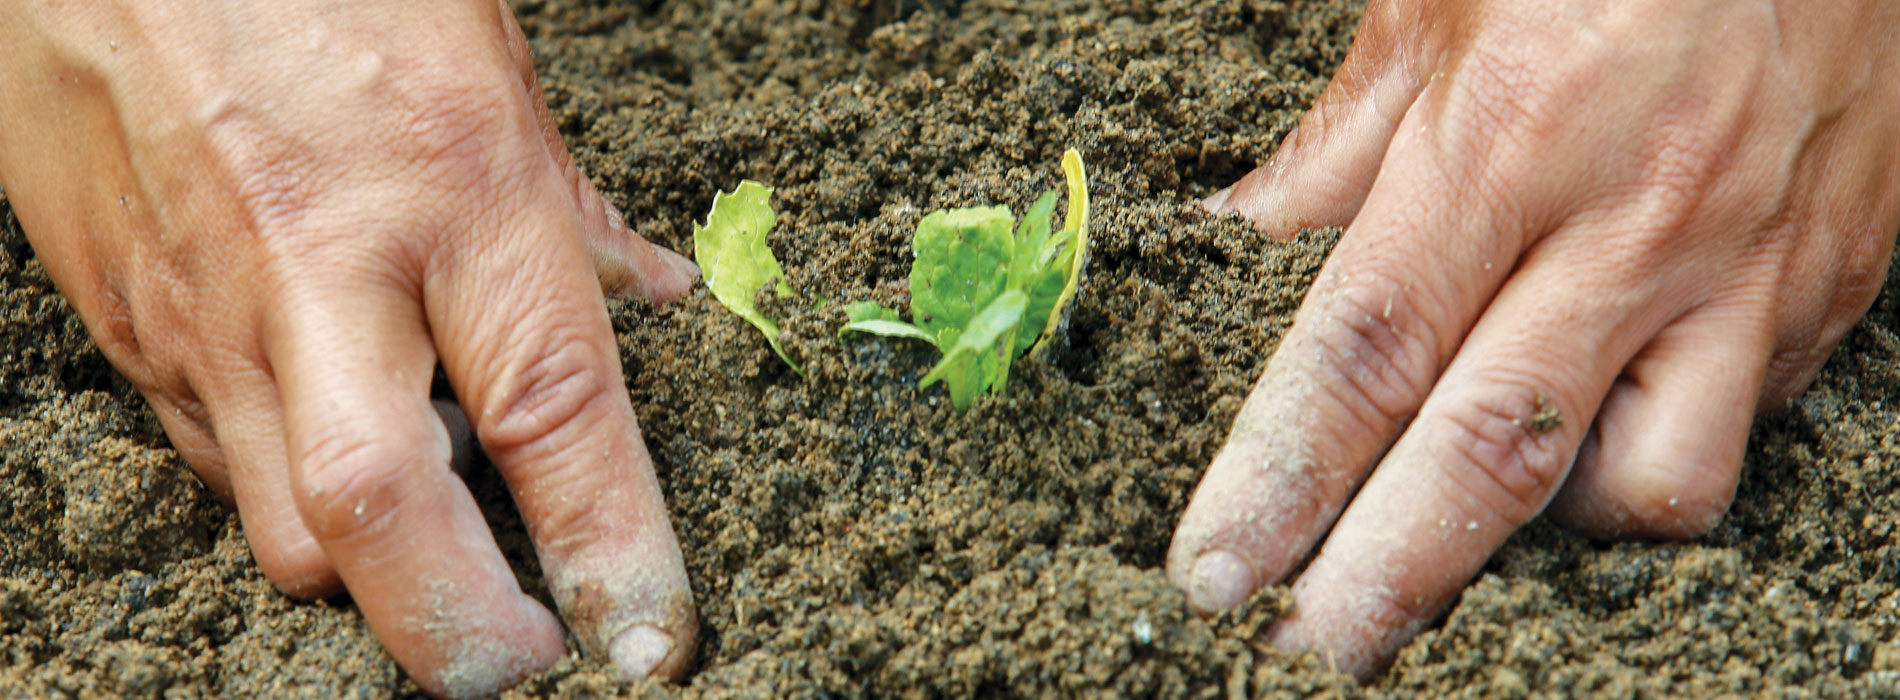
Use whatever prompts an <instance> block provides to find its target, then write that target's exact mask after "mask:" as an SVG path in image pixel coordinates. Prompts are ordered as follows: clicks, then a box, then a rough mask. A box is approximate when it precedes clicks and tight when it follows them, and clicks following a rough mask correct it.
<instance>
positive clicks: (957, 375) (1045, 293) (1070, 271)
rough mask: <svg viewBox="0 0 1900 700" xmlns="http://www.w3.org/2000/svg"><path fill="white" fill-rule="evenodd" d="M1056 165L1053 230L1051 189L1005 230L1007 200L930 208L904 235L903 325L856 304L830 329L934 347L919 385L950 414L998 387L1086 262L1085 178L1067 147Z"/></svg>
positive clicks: (1049, 329)
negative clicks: (1064, 203) (1062, 190)
mask: <svg viewBox="0 0 1900 700" xmlns="http://www.w3.org/2000/svg"><path fill="white" fill-rule="evenodd" d="M1062 171H1063V174H1064V176H1065V177H1066V179H1067V180H1068V190H1069V212H1068V216H1067V217H1066V218H1065V219H1064V220H1063V224H1064V226H1063V229H1062V230H1061V231H1055V232H1052V231H1051V230H1050V227H1051V224H1050V217H1051V216H1052V215H1053V214H1054V213H1055V208H1056V193H1055V191H1054V190H1051V191H1049V192H1047V193H1045V194H1043V195H1042V197H1041V198H1040V199H1037V200H1036V203H1035V204H1033V205H1031V206H1030V207H1029V212H1028V213H1027V214H1025V215H1024V216H1023V220H1022V222H1021V223H1020V224H1017V225H1016V227H1015V231H1014V233H1012V232H1011V231H1010V225H1011V224H1012V223H1015V221H1014V218H1015V217H1014V215H1013V214H1011V213H1010V211H1009V208H1008V207H1001V206H997V207H974V208H966V209H951V210H948V211H942V210H939V211H934V212H931V213H930V214H929V215H927V216H925V217H924V219H923V221H921V222H919V223H918V224H917V235H916V236H915V237H914V238H913V239H912V241H911V252H912V255H914V256H915V257H916V261H915V262H913V263H912V264H911V268H910V297H911V302H910V308H911V322H910V323H905V322H903V321H901V320H898V315H897V312H896V311H892V310H890V309H886V308H882V307H879V306H877V305H876V304H872V303H868V302H861V303H857V304H852V305H850V306H849V307H847V308H846V310H845V311H846V314H847V315H849V316H850V318H851V322H850V323H848V324H845V326H844V328H842V329H840V330H839V331H838V333H839V335H840V336H843V334H844V333H846V332H850V331H860V332H864V333H875V334H878V335H884V336H892V337H899V338H914V339H917V340H921V341H924V342H926V343H930V344H931V345H934V346H936V347H937V349H938V351H940V352H942V353H943V358H942V359H940V360H938V361H937V365H936V366H935V367H932V368H931V370H930V372H929V373H927V374H925V375H924V378H923V381H922V382H921V383H920V384H919V386H920V387H928V386H930V385H932V384H935V383H937V382H943V383H944V385H945V387H946V388H947V389H948V390H949V392H950V404H951V405H952V406H954V407H955V408H956V409H957V411H959V412H961V411H967V410H969V409H970V405H971V404H973V403H974V402H975V401H976V398H977V397H978V396H981V395H983V394H985V393H992V392H997V391H1001V390H1002V389H1003V387H1004V386H1006V385H1007V384H1008V382H1009V366H1010V363H1011V362H1013V361H1014V360H1015V359H1016V358H1017V357H1020V356H1022V355H1023V354H1025V352H1028V351H1038V350H1040V348H1041V346H1042V345H1043V344H1044V343H1046V342H1047V341H1048V339H1049V337H1051V336H1053V335H1054V334H1055V332H1056V330H1057V329H1058V328H1059V327H1060V325H1061V323H1062V310H1063V308H1064V307H1065V306H1067V305H1068V303H1069V300H1070V299H1073V298H1075V290H1076V285H1077V284H1078V283H1079V282H1080V281H1081V278H1082V266H1083V265H1084V264H1086V263H1087V261H1088V245H1089V238H1088V206H1089V205H1088V178H1087V175H1086V174H1085V173H1084V171H1083V168H1082V157H1081V155H1079V154H1077V153H1076V152H1075V150H1074V149H1070V150H1069V151H1068V152H1067V153H1065V154H1063V156H1062ZM728 305H730V304H728ZM788 361H789V360H788Z"/></svg>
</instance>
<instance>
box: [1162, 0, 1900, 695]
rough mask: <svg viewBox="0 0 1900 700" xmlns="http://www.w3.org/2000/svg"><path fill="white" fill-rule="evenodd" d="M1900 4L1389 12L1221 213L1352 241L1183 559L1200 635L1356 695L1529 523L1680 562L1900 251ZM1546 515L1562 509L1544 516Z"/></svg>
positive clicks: (1313, 300) (1248, 412)
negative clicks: (1228, 617)
mask: <svg viewBox="0 0 1900 700" xmlns="http://www.w3.org/2000/svg"><path fill="white" fill-rule="evenodd" d="M1896 31H1900V6H1897V5H1895V4H1894V3H1891V2H1878V1H1874V0H1867V1H1861V0H1854V1H1850V2H1835V3H1801V2H1769V1H1767V0H1745V1H1737V0H1694V1H1690V2H1657V3H1612V2H1565V1H1562V0H1535V1H1530V2H1526V1H1523V0H1517V1H1510V2H1505V1H1490V0H1462V1H1460V0H1397V1H1380V0H1375V1H1374V2H1373V3H1372V4H1371V5H1370V6H1369V7H1368V8H1367V16H1366V19H1365V21H1364V23H1363V25H1362V26H1361V29H1360V31H1359V35H1358V39H1357V41H1356V43H1355V45H1354V47H1353V50H1352V53H1351V55H1349V56H1348V57H1347V59H1346V61H1345V64H1344V65H1343V66H1341V67H1340V69H1339V72H1338V73H1337V75H1336V76H1335V78H1334V81H1333V83H1332V85H1331V86H1329V88H1328V89H1327V91H1326V93H1325V94H1324V95H1323V96H1322V97H1321V99H1320V102H1319V104H1318V105H1317V106H1316V107H1314V108H1313V110H1312V111H1311V112H1309V113H1308V114H1307V116H1306V119H1305V121H1304V122H1303V123H1302V124H1301V125H1300V127H1299V128H1298V129H1297V130H1296V131H1295V132H1294V133H1293V134H1292V135H1291V136H1290V137H1288V138H1287V139H1286V141H1285V143H1284V144H1283V145H1282V147H1281V148H1280V150H1279V151H1278V152H1277V153H1276V154H1275V155H1274V157H1273V159H1272V161H1271V162H1270V163H1268V164H1267V165H1266V166H1265V167H1262V168H1260V169H1259V170H1257V171H1255V172H1254V173H1252V174H1250V175H1248V176H1247V177H1246V178H1245V179H1243V180H1241V181H1240V183H1238V184H1237V185H1235V186H1234V187H1232V188H1229V189H1228V190H1225V191H1223V192H1220V193H1218V194H1216V195H1214V196H1213V197H1211V198H1210V199H1209V200H1208V202H1207V205H1208V206H1209V208H1211V209H1213V210H1215V211H1221V212H1238V213H1240V214H1243V215H1245V216H1247V217H1249V218H1251V219H1253V220H1254V221H1255V222H1256V223H1257V225H1259V226H1261V227H1263V228H1265V229H1266V230H1268V231H1272V232H1275V233H1278V234H1282V235H1286V234H1291V233H1292V232H1293V231H1295V230H1297V229H1298V228H1300V227H1303V226H1327V225H1347V224H1350V225H1349V226H1348V227H1347V230H1346V232H1345V234H1344V236H1343V237H1342V238H1341V239H1340V242H1339V244H1338V246H1337V247H1336V249H1335V250H1334V251H1333V253H1332V256H1331V258H1330V259H1329V260H1328V261H1327V263H1326V266H1325V268H1324V269H1323V270H1322V271H1321V273H1320V276H1319V278H1318V280H1317V281H1316V282H1315V283H1314V284H1313V287H1312V289H1311V291H1310V292H1309V293H1308V295H1307V297H1306V301H1305V303H1304V304H1303V305H1302V307H1301V308H1300V311H1299V313H1298V315H1297V317H1296V319H1295V324H1294V326H1293V328H1292V330H1290V331H1289V333H1288V335H1287V337H1286V338H1285V340H1284V341H1283V342H1282V343H1281V344H1280V347H1279V349H1278V350H1277V352H1275V354H1274V355H1273V357H1272V359H1271V361H1270V362H1269V363H1268V365H1267V368H1266V371H1265V374H1264V376H1262V377H1261V379H1260V382H1259V384H1258V385H1257V386H1256V387H1255V389H1254V391H1253V394H1252V396H1251V397H1250V398H1249V399H1248V401H1247V403H1246V405H1245V407H1244V408H1243V409H1242V410H1241V412H1240V414H1239V416H1238V417H1237V418H1236V419H1235V422H1234V426H1233V431H1232V433H1231V435H1230V436H1229V438H1228V442H1227V445H1226V447H1225V448H1224V449H1223V450H1222V452H1221V453H1220V455H1219V456H1218V457H1217V458H1216V459H1215V460H1214V462H1213V464H1212V465H1211V466H1210V467H1209V469H1208V471H1207V474H1206V476H1205V477H1204V479H1203V480H1202V482H1201V486H1200V488H1199V489H1198V490H1197V491H1196V493H1195V495H1194V499H1193V501H1192V503H1191V504H1190V506H1189V507H1188V510H1187V512H1186V514H1185V515H1184V516H1183V518H1182V521H1181V525H1180V529H1179V530H1178V531H1177V532H1176V533H1175V537H1174V543H1173V547H1172V550H1171V551H1170V553H1169V557H1168V569H1169V574H1170V576H1171V577H1172V578H1173V580H1174V581H1175V582H1176V583H1177V584H1178V585H1180V586H1182V587H1183V588H1184V589H1186V591H1187V592H1188V597H1189V599H1190V601H1191V602H1192V604H1193V606H1194V607H1196V608H1197V609H1199V610H1201V611H1214V610H1219V609H1224V608H1227V607H1230V606H1233V605H1236V604H1238V603H1239V602H1241V601H1242V600H1244V599H1245V598H1246V597H1247V596H1248V595H1249V594H1250V593H1252V592H1253V591H1254V590H1255V589H1257V588H1258V587H1260V586H1262V585H1265V584H1267V583H1271V582H1274V581H1278V580H1281V579H1284V578H1286V577H1287V576H1289V575H1290V574H1291V573H1293V572H1294V571H1295V570H1296V569H1297V568H1298V567H1300V565H1301V563H1302V561H1303V560H1304V559H1305V557H1306V556H1307V555H1308V552H1309V551H1310V550H1312V549H1313V547H1314V545H1315V544H1317V543H1319V542H1320V540H1321V538H1322V536H1323V537H1324V539H1325V544H1324V547H1323V548H1321V549H1320V551H1319V553H1318V555H1317V556H1316V557H1315V558H1313V559H1312V560H1311V562H1310V563H1308V564H1306V566H1305V569H1304V570H1303V571H1301V572H1300V573H1299V576H1298V578H1297V581H1295V583H1294V586H1293V593H1294V600H1295V607H1294V611H1293V614H1292V615H1291V616H1290V617H1288V618H1286V619H1284V620H1282V621H1280V622H1278V623H1277V624H1276V626H1274V627H1273V628H1271V629H1270V631H1269V632H1268V635H1269V638H1270V640H1271V641H1272V642H1273V643H1274V644H1276V645H1278V646H1281V647H1284V648H1290V649H1311V650H1315V651H1318V652H1320V653H1322V654H1323V655H1325V656H1327V657H1329V658H1331V659H1333V660H1334V661H1335V662H1336V663H1337V664H1338V665H1339V667H1340V668H1341V669H1343V670H1346V671H1349V672H1352V673H1355V674H1358V675H1360V676H1362V677H1363V676H1366V675H1369V674H1371V673H1374V672H1376V671H1378V670H1379V669H1380V668H1382V667H1383V666H1384V665H1385V664H1386V663H1388V662H1389V661H1390V659H1391V658H1392V656H1393V655H1394V654H1395V653H1396V652H1397V650H1398V649H1399V648H1400V647H1401V646H1402V645H1403V644H1404V643H1405V642H1406V641H1408V640H1409V639H1410V638H1411V637H1412V636H1413V635H1414V634H1416V633H1417V632H1418V631H1419V630H1420V629H1421V628H1423V627H1424V626H1425V625H1426V624H1427V623H1429V622H1430V621H1431V620H1432V619H1433V618H1434V617H1436V616H1437V615H1439V614H1440V613H1441V612H1442V611H1443V610H1444V609H1445V607H1446V606H1447V605H1448V604H1449V603H1450V602H1451V601H1452V600H1453V599H1454V598H1455V597H1456V596H1457V595H1458V592H1459V590H1460V589H1461V588H1462V587H1463V586H1464V585H1465V584H1466V583H1467V582H1468V581H1470V579H1471V578H1472V577H1473V576H1474V575H1475V574H1476V573H1477V572H1478V570H1479V569H1480V567H1481V566H1482V565H1483V564H1484V562H1485V560H1486V558H1488V557H1489V556H1490V555H1491V553H1492V552H1493V551H1494V550H1496V549H1497V548H1498V547H1499V546H1500V545H1501V544H1502V543H1503V542H1504V541H1505V538H1507V537H1509V536H1510V534H1511V533H1512V532H1513V531H1514V530H1516V529H1517V528H1518V527H1519V526H1522V525H1523V524H1525V523H1526V522H1527V521H1529V520H1530V519H1531V518H1533V517H1535V516H1536V515H1537V514H1538V513H1539V512H1543V511H1546V510H1548V512H1550V513H1551V515H1552V516H1553V517H1554V518H1557V519H1559V520H1560V521H1562V522H1563V523H1565V524H1567V525H1569V526H1571V527H1573V528H1576V529H1578V530H1580V531H1582V532H1584V533H1586V534H1589V535H1592V536H1603V537H1660V538H1678V537H1690V536H1694V535H1696V534H1698V533H1701V532H1703V531H1705V530H1707V529H1708V528H1709V527H1711V526H1713V525H1714V524H1715V523H1716V522H1717V521H1718V520H1719V519H1720V518H1721V515H1722V513H1723V512H1724V511H1725V510H1726V509H1727V507H1728V503H1729V500H1730V499H1731V498H1732V496H1733V493H1734V488H1735V483H1736V479H1737V472H1738V470H1739V468H1740V465H1741V460H1742V455H1743V451H1744V447H1745V445H1746V441H1747V437H1748V429H1749V424H1750V421H1751V418H1752V414H1753V413H1754V412H1755V411H1756V410H1767V409H1774V408H1776V407H1780V406H1783V405H1785V403H1786V402H1787V401H1788V400H1789V399H1790V398H1792V397H1793V396H1795V395H1796V394H1798V393H1799V392H1800V391H1801V390H1802V389H1803V388H1804V387H1805V386H1806V385H1807V383H1808V382H1809V381H1810V380H1811V379H1812V378H1813V377H1814V375H1815V374H1816V372H1818V371H1819V368H1820V365H1821V363H1822V361H1823V360H1824V359H1825V358H1826V357H1827V355H1828V353H1829V352H1830V351H1831V350H1832V349H1833V347H1834V346H1835V344H1836V343H1838V342H1839V341H1840V340H1841V338H1842V336H1843V335H1844V334H1845V333H1846V332H1847V330H1848V329H1849V328H1850V326H1852V325H1853V323H1854V322H1855V321H1856V320H1857V319H1858V318H1860V316H1861V315H1862V314H1863V313H1865V312H1866V310H1867V308H1868V306H1869V305H1870V304H1871V303H1872V301H1873V299H1874V295H1875V293H1876V292H1877V291H1878V288H1879V285H1880V283H1881V280H1882V278H1883V276H1884V274H1885V267H1886V264H1887V261H1888V257H1889V255H1890V252H1891V250H1892V247H1893V243H1894V233H1895V231H1896V229H1900V81H1895V80H1893V77H1892V76H1894V75H1895V74H1896V70H1900V60H1897V59H1900V54H1897V53H1896V51H1897V50H1900V47H1897V45H1896V44H1895V43H1894V42H1893V41H1892V40H1891V39H1892V37H1893V36H1895V32H1896ZM1553 499H1554V500H1553Z"/></svg>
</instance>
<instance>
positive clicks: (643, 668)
mask: <svg viewBox="0 0 1900 700" xmlns="http://www.w3.org/2000/svg"><path fill="white" fill-rule="evenodd" d="M671 653H673V638H672V637H671V636H668V635H667V633H665V632H661V631H660V628H658V627H654V626H653V625H640V626H637V627H634V628H633V629H630V630H627V631H625V632H621V633H620V636H618V637H615V638H614V643H613V644H612V645H610V646H609V647H608V648H607V656H609V657H611V658H612V659H613V660H614V665H615V666H618V667H620V672H621V673H624V674H626V676H627V677H628V678H631V679H636V680H637V679H641V678H646V677H647V676H651V675H653V669H656V668H659V667H660V662H662V661H665V660H666V655H667V654H671Z"/></svg>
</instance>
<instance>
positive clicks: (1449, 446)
mask: <svg viewBox="0 0 1900 700" xmlns="http://www.w3.org/2000/svg"><path fill="white" fill-rule="evenodd" d="M1506 395H1509V394H1506ZM1515 395H1516V396H1520V397H1521V396H1527V395H1532V393H1531V392H1525V391H1522V390H1519V391H1518V392H1517V393H1516V394H1515ZM1535 395H1536V396H1537V397H1538V398H1537V399H1536V400H1534V401H1525V400H1523V399H1522V398H1517V399H1504V398H1490V397H1480V398H1477V399H1475V400H1470V401H1466V402H1463V403H1462V404H1461V405H1460V406H1458V407H1457V408H1455V409H1453V410H1451V411H1449V412H1447V413H1445V414H1444V415H1443V416H1442V419H1441V420H1440V421H1439V424H1438V425H1434V426H1430V428H1431V432H1429V433H1428V434H1430V435H1432V436H1433V439H1434V440H1435V441H1436V442H1438V443H1439V444H1440V445H1443V446H1444V449H1446V450H1449V453H1447V454H1446V455H1445V457H1446V458H1445V459H1441V460H1438V464H1439V465H1440V467H1441V468H1443V469H1446V470H1448V471H1449V472H1450V474H1449V476H1450V477H1451V478H1452V479H1454V480H1455V481H1457V482H1458V483H1461V484H1463V485H1464V486H1465V488H1466V489H1467V490H1468V491H1469V492H1471V493H1472V494H1473V495H1475V496H1476V497H1477V498H1479V499H1480V500H1481V501H1482V503H1483V504H1484V505H1485V506H1487V507H1489V508H1490V509H1491V510H1492V512H1494V513H1495V514H1497V515H1498V516H1500V517H1503V518H1505V519H1506V520H1507V521H1508V522H1510V524H1511V525H1512V526H1513V527H1517V526H1522V525H1523V524H1525V523H1527V522H1530V519H1531V518H1532V517H1534V516H1536V515H1537V513H1538V512H1539V511H1542V510H1543V508H1544V504H1545V502H1546V501H1547V500H1549V498H1550V496H1551V494H1553V493H1555V491H1556V489H1557V486H1558V485H1559V484H1561V483H1562V481H1563V477H1564V472H1565V470H1566V469H1567V468H1568V467H1569V460H1568V455H1567V454H1565V453H1563V452H1561V451H1560V450H1559V445H1560V444H1568V443H1563V442H1562V441H1561V440H1560V439H1559V438H1560V436H1562V435H1563V434H1564V433H1563V431H1560V430H1556V429H1555V428H1556V427H1558V426H1555V425H1549V424H1547V423H1542V422H1541V421H1540V419H1539V416H1561V415H1562V414H1561V413H1560V412H1558V413H1545V412H1546V411H1554V410H1555V408H1556V407H1555V406H1554V404H1553V402H1554V399H1550V398H1546V397H1544V395H1542V394H1535ZM1544 420H1548V419H1547V418H1546V419H1544Z"/></svg>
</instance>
